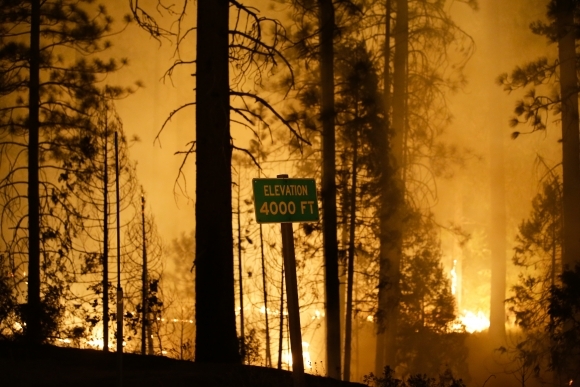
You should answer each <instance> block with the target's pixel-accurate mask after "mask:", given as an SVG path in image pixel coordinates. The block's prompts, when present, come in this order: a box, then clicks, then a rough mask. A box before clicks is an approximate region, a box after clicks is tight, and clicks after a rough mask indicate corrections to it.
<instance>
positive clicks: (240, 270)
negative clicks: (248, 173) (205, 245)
mask: <svg viewBox="0 0 580 387" xmlns="http://www.w3.org/2000/svg"><path fill="white" fill-rule="evenodd" d="M241 168H242V167H241V165H240V166H239V170H241ZM240 183H241V181H240V173H239V172H238V198H237V205H238V208H237V220H238V280H239V281H238V289H239V293H240V357H241V358H242V363H243V362H244V361H245V358H246V334H245V332H246V329H245V327H244V282H243V279H242V275H243V272H244V270H243V268H242V219H241V217H242V215H241V213H240V211H241V209H240Z"/></svg>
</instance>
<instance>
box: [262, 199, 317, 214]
mask: <svg viewBox="0 0 580 387" xmlns="http://www.w3.org/2000/svg"><path fill="white" fill-rule="evenodd" d="M260 213H261V214H264V215H277V214H281V215H286V214H290V215H294V214H295V213H296V204H294V202H288V203H286V202H264V203H263V204H262V207H260ZM300 213H301V214H302V215H304V214H314V201H312V200H309V201H301V202H300Z"/></svg>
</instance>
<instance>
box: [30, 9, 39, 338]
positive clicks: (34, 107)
mask: <svg viewBox="0 0 580 387" xmlns="http://www.w3.org/2000/svg"><path fill="white" fill-rule="evenodd" d="M30 3H31V21H30V83H29V101H28V103H29V104H28V108H29V122H28V125H29V128H28V305H27V310H26V336H27V339H28V341H29V342H30V343H31V344H39V343H40V342H41V341H42V333H41V322H40V320H41V304H40V213H39V212H40V194H39V189H40V185H39V177H38V170H39V165H38V163H39V157H38V156H39V144H38V143H39V137H40V133H39V132H40V123H39V103H40V0H31V2H30Z"/></svg>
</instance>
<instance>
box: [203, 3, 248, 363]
mask: <svg viewBox="0 0 580 387" xmlns="http://www.w3.org/2000/svg"><path fill="white" fill-rule="evenodd" d="M228 21H229V1H228V0H198V3H197V59H196V65H197V71H196V104H197V106H196V168H197V169H196V171H197V173H196V202H195V223H196V228H195V229H196V261H195V266H196V275H195V278H196V282H195V294H196V312H195V313H196V324H197V325H196V328H197V334H196V359H195V360H196V361H197V362H214V363H239V362H240V355H239V352H238V339H237V337H236V315H235V301H234V300H235V292H234V265H233V264H234V257H233V240H232V239H233V233H232V176H231V158H232V147H231V143H230V141H231V137H230V118H229V107H230V106H229V68H228V65H229V57H228V43H229V40H228Z"/></svg>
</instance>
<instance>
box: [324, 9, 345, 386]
mask: <svg viewBox="0 0 580 387" xmlns="http://www.w3.org/2000/svg"><path fill="white" fill-rule="evenodd" d="M318 3H319V12H320V16H319V17H320V82H321V83H320V86H321V94H322V97H321V98H322V101H321V105H322V106H321V114H320V116H321V120H322V159H323V160H322V216H323V219H322V220H323V222H322V232H323V246H324V266H325V296H326V300H325V301H326V360H327V363H326V365H327V367H328V376H330V377H331V378H335V379H340V357H341V356H340V355H341V351H340V292H339V282H338V241H337V231H336V227H337V223H336V182H335V175H336V165H335V134H334V68H333V59H334V51H333V35H334V6H333V4H332V0H318Z"/></svg>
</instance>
